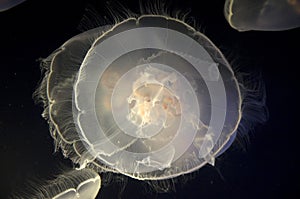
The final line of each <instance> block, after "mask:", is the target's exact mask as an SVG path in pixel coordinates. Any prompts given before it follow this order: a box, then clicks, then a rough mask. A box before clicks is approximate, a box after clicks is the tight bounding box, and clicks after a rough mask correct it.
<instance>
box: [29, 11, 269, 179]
mask: <svg viewBox="0 0 300 199" xmlns="http://www.w3.org/2000/svg"><path fill="white" fill-rule="evenodd" d="M41 66H42V69H43V70H44V74H45V76H44V78H43V80H42V82H41V84H40V87H39V88H38V89H37V90H36V93H35V94H36V95H37V97H38V98H39V99H41V100H42V102H43V105H44V112H43V117H45V119H47V121H48V122H49V125H50V132H51V135H52V137H53V138H54V140H55V145H56V147H57V149H58V148H61V150H62V151H63V154H64V156H66V157H68V158H70V159H71V160H72V161H73V162H74V164H76V165H78V169H84V168H92V169H94V170H95V171H97V172H107V171H109V172H114V173H118V174H123V175H126V176H129V177H131V178H135V179H139V180H165V179H171V178H174V177H176V176H180V175H182V174H187V173H191V172H193V171H195V170H197V169H199V168H201V167H203V166H204V165H205V164H207V163H209V164H211V165H214V163H215V158H216V157H217V156H219V155H221V154H222V153H223V152H224V151H226V149H228V148H229V146H230V145H231V144H232V142H233V141H234V139H235V137H236V134H237V131H238V130H237V129H238V126H239V125H240V121H241V119H242V115H243V113H242V106H244V107H246V105H245V104H243V99H244V97H245V96H246V95H245V93H242V91H241V89H240V85H239V82H238V80H237V78H236V76H235V74H234V72H233V70H232V69H231V67H230V65H229V63H228V62H227V60H226V59H225V57H224V56H223V54H222V53H221V52H220V50H219V49H218V48H217V47H216V46H215V45H214V44H213V43H212V42H211V41H210V40H209V39H208V38H207V37H206V36H205V35H204V34H202V33H200V32H198V31H196V30H195V29H194V28H193V27H191V26H189V25H188V24H186V23H185V22H183V21H182V20H180V19H177V18H172V17H167V16H163V15H157V14H156V15H152V14H147V15H146V14H145V15H141V16H140V17H129V18H127V19H125V20H122V21H120V22H118V23H116V24H115V25H113V26H110V25H108V26H102V27H98V28H95V29H92V30H89V31H86V32H83V33H81V34H79V35H77V36H75V37H73V38H71V39H70V40H68V41H67V42H65V43H64V44H63V45H62V46H61V47H60V48H59V49H57V50H56V51H54V52H53V53H52V54H51V55H50V56H49V57H48V58H46V59H44V60H43V61H42V63H41ZM251 100H252V101H254V102H255V103H253V104H255V105H254V107H255V106H258V104H259V103H258V102H257V101H258V100H257V99H255V98H253V99H251ZM251 100H250V101H251ZM247 103H249V102H247ZM263 105H264V104H263ZM253 110H255V109H253ZM253 112H255V111H253ZM253 112H252V113H251V115H253ZM255 113H256V112H255ZM260 114H263V113H262V112H261V113H260ZM243 117H244V116H243Z"/></svg>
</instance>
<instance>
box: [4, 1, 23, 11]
mask: <svg viewBox="0 0 300 199" xmlns="http://www.w3.org/2000/svg"><path fill="white" fill-rule="evenodd" d="M24 1H26V0H1V1H0V12H3V11H5V10H8V9H11V8H13V7H15V6H17V5H19V4H20V3H22V2H24Z"/></svg>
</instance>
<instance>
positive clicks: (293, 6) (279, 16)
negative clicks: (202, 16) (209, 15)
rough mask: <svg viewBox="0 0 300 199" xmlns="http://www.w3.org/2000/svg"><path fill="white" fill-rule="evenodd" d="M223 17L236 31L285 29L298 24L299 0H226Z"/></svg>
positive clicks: (299, 18)
mask: <svg viewBox="0 0 300 199" xmlns="http://www.w3.org/2000/svg"><path fill="white" fill-rule="evenodd" d="M224 13H225V18H226V20H227V21H228V23H229V24H230V26H231V27H233V28H234V29H236V30H238V31H248V30H267V31H277V30H287V29H292V28H297V27H299V26H300V1H299V0H264V1H252V0H226V2H225V6H224Z"/></svg>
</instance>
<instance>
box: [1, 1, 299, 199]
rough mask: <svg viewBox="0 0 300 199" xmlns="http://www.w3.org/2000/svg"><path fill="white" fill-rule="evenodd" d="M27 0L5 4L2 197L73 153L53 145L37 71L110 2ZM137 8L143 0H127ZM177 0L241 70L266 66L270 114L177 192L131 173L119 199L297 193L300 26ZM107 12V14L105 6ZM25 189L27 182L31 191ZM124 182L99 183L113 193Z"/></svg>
mask: <svg viewBox="0 0 300 199" xmlns="http://www.w3.org/2000/svg"><path fill="white" fill-rule="evenodd" d="M95 2H96V1H94V2H92V1H83V0H79V1H63V0H43V1H27V2H25V3H23V4H21V5H19V6H18V7H16V8H14V9H11V10H9V11H6V12H3V13H0V199H6V198H7V197H8V195H9V194H10V193H13V192H14V191H15V190H17V189H18V190H24V189H26V188H25V185H26V184H28V179H35V178H38V179H47V178H49V176H52V175H53V174H54V173H57V169H58V165H63V164H66V165H69V164H70V162H69V161H68V160H66V159H64V158H63V157H62V155H61V154H60V153H53V152H54V146H53V140H52V138H51V137H50V134H49V132H48V125H47V123H46V122H45V121H44V120H43V119H42V117H41V112H42V108H41V107H39V106H37V105H35V104H34V102H33V100H32V93H33V91H34V89H35V88H36V85H37V83H38V81H39V79H40V70H39V62H38V61H37V60H38V59H39V58H40V57H47V56H48V55H49V54H51V53H52V51H53V50H55V49H56V48H57V47H59V46H60V45H61V44H62V43H63V42H65V41H66V40H68V39H69V38H70V37H72V36H74V35H76V34H78V33H79V32H80V31H79V30H78V26H79V24H80V21H81V19H82V16H83V15H84V13H85V11H84V9H85V8H86V7H89V6H88V4H89V3H90V4H92V5H96V6H97V7H98V10H99V11H100V12H103V13H107V10H106V9H105V6H106V3H105V1H101V0H99V1H98V2H97V3H95ZM120 2H121V3H123V4H124V5H126V6H127V7H129V8H131V9H132V10H138V5H137V2H138V1H126V2H125V1H120ZM199 2H200V1H192V0H185V1H174V2H173V4H172V5H173V6H174V8H178V9H179V10H181V9H186V8H192V10H191V13H190V16H194V17H195V19H196V21H197V22H198V24H199V25H200V27H201V28H200V29H201V30H202V31H204V33H205V34H206V35H207V36H208V37H209V38H210V39H211V40H212V41H213V42H214V43H215V44H216V45H217V46H218V47H219V48H220V49H221V51H223V52H224V53H225V55H226V56H227V57H228V59H229V61H231V62H232V63H233V64H234V65H237V66H238V67H239V68H241V70H245V71H252V70H255V71H257V70H260V71H262V74H263V79H264V81H265V83H266V88H267V106H268V108H269V112H270V116H269V121H268V122H267V123H266V124H265V125H263V126H260V127H259V128H257V129H256V131H255V132H254V133H253V135H252V136H250V144H249V145H248V146H247V147H246V151H243V150H242V149H241V148H239V147H233V148H230V149H229V150H228V151H227V152H226V153H225V154H224V155H223V156H221V157H220V158H219V159H217V162H216V164H217V167H216V168H213V167H210V166H206V167H204V168H202V169H201V170H200V171H199V172H197V175H195V177H194V178H193V179H191V180H189V181H188V182H186V183H179V184H178V185H177V187H176V192H171V193H165V194H157V193H154V192H151V191H149V190H148V191H147V186H146V188H145V186H144V185H143V186H142V185H140V184H141V183H139V182H138V181H135V180H130V179H129V181H128V183H127V186H126V187H125V190H124V192H123V193H122V195H121V196H122V198H202V199H207V198H249V199H250V198H251V199H253V198H300V180H299V179H300V178H299V177H300V175H299V174H300V171H299V170H300V169H299V168H300V167H299V162H300V161H299V157H300V156H299V154H298V151H299V149H298V148H299V146H300V142H299V138H300V136H299V134H300V130H299V124H300V122H299V103H300V101H299V97H298V96H297V95H299V92H300V89H299V85H300V84H299V81H300V74H299V72H298V71H299V67H300V64H299V61H300V60H299V59H300V50H299V47H300V31H299V29H296V30H288V31H281V32H255V31H251V32H244V33H239V32H237V31H235V30H233V29H231V28H230V27H229V25H228V24H227V22H226V21H225V19H224V16H223V4H224V2H223V1H220V0H219V1H218V0H210V1H203V5H201V6H200V3H199ZM100 14H101V13H100ZM25 191H26V190H25ZM117 192H120V187H115V186H109V187H105V188H103V189H102V190H101V192H100V194H99V198H115V197H117V196H118V194H117Z"/></svg>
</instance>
